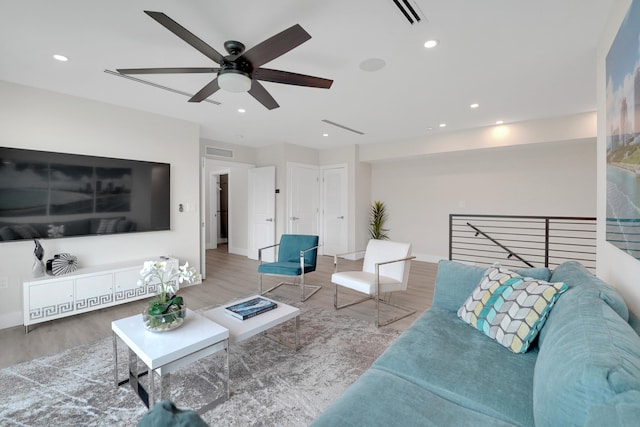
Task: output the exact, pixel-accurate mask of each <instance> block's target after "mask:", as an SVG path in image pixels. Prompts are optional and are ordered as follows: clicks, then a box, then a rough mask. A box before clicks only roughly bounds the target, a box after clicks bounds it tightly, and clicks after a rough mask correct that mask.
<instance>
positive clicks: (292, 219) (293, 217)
mask: <svg viewBox="0 0 640 427" xmlns="http://www.w3.org/2000/svg"><path fill="white" fill-rule="evenodd" d="M297 219H300V218H298V217H297V216H292V217H291V221H295V220H297Z"/></svg>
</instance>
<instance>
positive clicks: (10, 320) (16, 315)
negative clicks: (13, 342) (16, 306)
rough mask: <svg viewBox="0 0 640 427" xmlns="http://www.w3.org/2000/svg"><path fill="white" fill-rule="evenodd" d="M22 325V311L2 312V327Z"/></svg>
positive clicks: (0, 323) (0, 318)
mask: <svg viewBox="0 0 640 427" xmlns="http://www.w3.org/2000/svg"><path fill="white" fill-rule="evenodd" d="M20 325H22V312H21V311H13V312H11V313H2V314H0V329H6V328H12V327H14V326H20Z"/></svg>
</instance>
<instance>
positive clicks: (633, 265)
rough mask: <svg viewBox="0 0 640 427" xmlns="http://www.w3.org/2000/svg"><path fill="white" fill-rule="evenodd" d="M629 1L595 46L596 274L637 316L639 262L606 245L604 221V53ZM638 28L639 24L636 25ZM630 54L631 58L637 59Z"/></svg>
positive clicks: (619, 5)
mask: <svg viewBox="0 0 640 427" xmlns="http://www.w3.org/2000/svg"><path fill="white" fill-rule="evenodd" d="M630 5H631V1H630V0H616V1H614V4H613V7H612V9H611V15H610V16H609V21H608V25H607V27H606V29H605V31H604V32H603V35H602V37H601V38H600V44H599V46H598V243H597V265H596V267H597V274H598V276H599V277H601V278H602V279H604V280H605V281H607V282H608V283H610V284H611V285H613V286H615V287H616V288H617V289H618V290H619V291H620V293H621V294H622V296H623V297H624V299H625V301H626V302H627V305H628V306H629V308H630V309H631V311H633V312H634V313H635V314H636V315H640V286H639V285H638V277H640V261H638V260H636V259H634V258H633V257H631V256H630V255H627V254H626V253H624V252H622V251H621V250H619V249H617V248H616V247H614V246H613V245H611V244H609V243H607V241H606V218H607V205H606V200H607V192H606V191H607V171H606V119H607V118H606V111H607V109H606V104H605V102H606V99H605V92H606V77H605V76H606V74H605V71H606V70H605V59H606V56H607V52H608V51H609V48H610V47H611V43H613V39H614V38H615V36H616V33H617V32H618V28H619V27H620V23H621V22H622V19H623V18H624V15H625V14H626V13H627V10H628V9H629V6H630ZM637 25H640V24H637ZM637 54H638V52H631V53H630V55H637Z"/></svg>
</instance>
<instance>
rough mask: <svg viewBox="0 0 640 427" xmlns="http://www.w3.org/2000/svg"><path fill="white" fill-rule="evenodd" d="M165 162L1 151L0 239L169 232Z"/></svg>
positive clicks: (166, 168) (168, 198)
mask: <svg viewBox="0 0 640 427" xmlns="http://www.w3.org/2000/svg"><path fill="white" fill-rule="evenodd" d="M169 192H170V165H169V164H167V163H155V162H144V161H138V160H124V159H114V158H108V157H95V156H84V155H77V154H63V153H52V152H47V151H35V150H24V149H18V148H7V147H0V241H12V240H21V239H47V238H59V237H70V236H86V235H102V234H115V233H131V232H141V231H159V230H168V229H169V228H170V212H171V208H170V197H169Z"/></svg>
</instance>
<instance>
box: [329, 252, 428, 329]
mask: <svg viewBox="0 0 640 427" xmlns="http://www.w3.org/2000/svg"><path fill="white" fill-rule="evenodd" d="M362 252H364V253H365V255H364V262H363V265H362V271H343V272H338V258H342V257H344V256H346V255H351V254H358V253H362ZM414 258H415V257H414V256H411V244H410V243H400V242H392V241H389V240H373V239H372V240H370V241H369V243H368V244H367V249H366V251H358V252H351V253H349V254H341V255H335V256H334V258H333V263H334V270H335V272H334V273H333V274H332V275H331V282H332V283H333V284H334V285H335V291H334V295H333V306H334V307H335V308H336V310H339V309H342V308H345V307H349V306H351V305H354V304H359V303H361V302H364V301H368V300H370V299H373V300H374V301H375V303H376V320H375V325H376V327H380V326H385V325H388V324H390V323H392V322H395V321H396V320H400V319H403V318H405V317H407V316H411V315H412V314H413V313H415V312H416V311H415V310H413V309H411V308H408V307H403V306H400V305H396V304H391V293H392V292H397V291H405V290H406V289H407V285H408V282H409V270H410V269H411V260H412V259H414ZM340 286H342V287H345V288H349V289H351V290H354V291H356V292H360V293H363V294H366V295H367V296H366V297H365V298H362V299H359V300H357V301H354V302H350V303H347V304H344V305H339V304H338V287H340ZM381 294H388V296H389V298H388V301H385V300H384V299H382V297H381ZM380 304H385V305H388V306H391V307H394V308H396V309H399V310H401V311H402V314H400V315H399V316H396V317H393V318H391V319H387V320H385V321H384V322H380Z"/></svg>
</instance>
